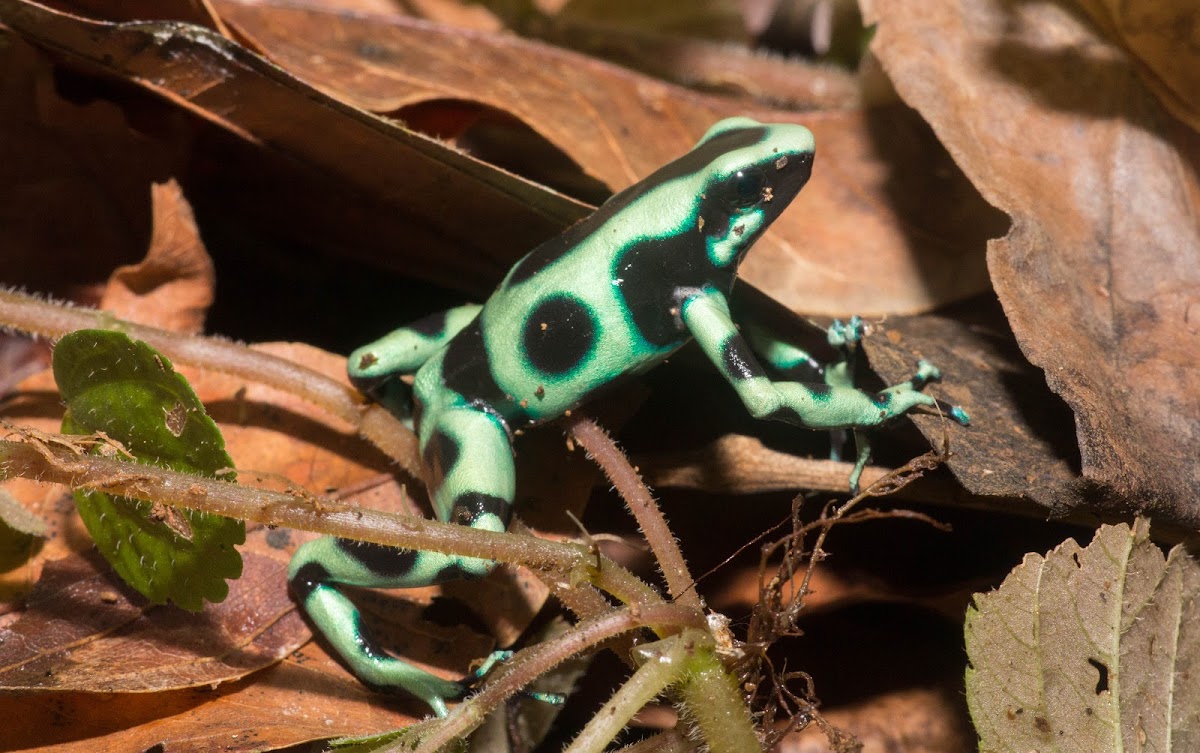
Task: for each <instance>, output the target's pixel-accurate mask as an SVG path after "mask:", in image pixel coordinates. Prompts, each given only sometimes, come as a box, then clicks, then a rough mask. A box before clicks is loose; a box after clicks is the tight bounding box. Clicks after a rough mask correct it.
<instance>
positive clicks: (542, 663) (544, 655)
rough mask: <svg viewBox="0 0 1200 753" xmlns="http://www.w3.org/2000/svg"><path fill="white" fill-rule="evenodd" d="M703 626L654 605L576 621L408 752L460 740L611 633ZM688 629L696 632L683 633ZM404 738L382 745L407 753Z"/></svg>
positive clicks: (680, 610)
mask: <svg viewBox="0 0 1200 753" xmlns="http://www.w3.org/2000/svg"><path fill="white" fill-rule="evenodd" d="M701 626H703V616H702V615H700V614H697V613H696V612H695V611H694V610H691V609H688V608H686V607H683V606H681V605H678V604H658V605H655V606H650V607H625V608H622V609H615V610H612V611H611V612H609V613H608V614H605V615H602V616H601V617H598V618H596V619H594V620H586V621H584V622H580V623H579V624H577V625H576V626H575V627H574V628H572V629H571V631H570V632H568V633H566V634H564V635H562V636H560V637H558V638H555V639H553V640H550V641H546V642H545V643H539V644H538V645H536V646H532V647H530V648H527V649H525V650H524V651H522V652H521V653H520V654H518V655H517V656H515V657H513V658H512V659H511V660H510V661H509V663H508V664H507V665H505V666H504V667H502V668H501V669H499V670H497V676H496V678H495V679H494V680H491V681H489V682H488V683H487V685H486V686H485V687H484V689H483V690H481V691H479V693H478V694H476V695H475V696H473V697H472V698H471V699H470V700H469V701H467V702H466V703H462V704H460V705H459V706H458V707H456V708H455V709H454V710H453V711H451V712H450V715H449V716H447V717H446V719H445V721H444V722H442V723H441V724H439V725H438V726H437V728H436V729H435V730H433V732H432V734H430V735H429V736H428V737H425V738H424V739H422V740H421V744H420V746H418V747H417V748H416V750H415V751H413V752H412V753H435V752H436V751H439V750H442V749H443V748H444V747H446V746H448V745H449V744H450V743H452V742H454V741H455V740H460V739H462V738H463V737H465V736H466V735H468V734H470V732H471V731H472V730H474V729H475V728H476V727H478V726H479V724H480V722H482V721H483V717H484V716H486V715H487V714H488V713H489V712H490V711H491V710H492V709H494V708H496V707H497V706H499V705H500V704H501V703H503V702H504V700H505V699H507V698H509V697H511V696H512V695H513V694H514V693H516V692H517V691H518V690H520V689H521V688H523V687H525V686H526V685H528V684H529V683H530V682H532V681H533V680H534V679H536V678H537V677H538V676H539V675H541V674H544V673H546V672H548V671H550V669H552V668H553V667H555V666H556V665H558V664H560V663H561V662H564V661H566V660H567V659H570V658H571V657H573V656H576V655H578V654H579V653H581V652H583V651H585V650H587V649H589V648H592V647H594V646H597V645H599V644H601V643H603V642H604V641H606V640H608V639H610V638H613V637H614V636H617V635H620V634H622V633H625V632H628V631H630V630H636V629H638V628H644V627H654V628H657V629H659V630H679V629H680V628H688V627H692V628H698V627H701ZM688 632H689V633H692V632H695V631H688ZM409 745H410V743H409V742H406V741H397V742H396V743H394V744H393V745H392V746H388V747H385V748H383V749H382V751H381V753H383V752H384V751H395V753H400V752H401V751H403V753H409V751H410V748H409V747H408V746H409Z"/></svg>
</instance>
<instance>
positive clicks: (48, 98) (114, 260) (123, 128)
mask: <svg viewBox="0 0 1200 753" xmlns="http://www.w3.org/2000/svg"><path fill="white" fill-rule="evenodd" d="M0 20H4V21H7V18H6V17H5V15H4V12H3V8H2V7H0ZM0 39H2V40H3V42H2V43H0V69H2V70H3V71H4V76H5V80H6V81H8V82H10V83H9V85H7V86H5V87H4V89H3V91H0V143H3V144H5V145H8V148H7V149H6V150H5V154H4V158H3V159H0V186H3V187H4V207H3V219H2V221H0V244H2V246H3V249H4V251H3V260H4V269H3V282H4V284H6V285H24V286H27V287H28V288H29V289H31V290H36V291H38V292H40V293H55V294H58V295H69V296H71V297H72V298H74V299H76V300H81V301H93V302H94V301H95V300H96V299H97V297H98V296H99V290H98V289H97V286H98V284H99V283H100V282H101V281H103V280H104V279H105V278H107V277H108V275H109V273H110V271H111V270H112V268H113V267H114V266H116V265H118V264H128V263H132V262H134V261H136V260H137V259H138V258H140V256H141V255H142V253H143V252H144V250H145V248H146V241H147V239H148V237H149V234H150V203H149V202H147V201H146V195H147V191H148V186H149V185H150V184H151V182H152V181H153V180H154V179H155V178H159V177H161V169H162V157H163V155H162V154H161V153H159V152H158V150H157V148H156V147H155V146H154V145H153V144H152V143H147V142H146V141H144V140H140V139H138V138H136V137H135V136H134V134H133V132H132V131H131V130H130V128H129V124H128V122H127V121H126V119H125V115H124V113H122V112H121V110H120V109H119V108H118V107H117V106H116V105H114V104H113V103H111V102H107V101H103V100H91V101H89V102H87V103H86V104H76V103H74V102H68V101H67V100H65V99H64V98H63V97H61V96H60V95H59V94H58V92H57V90H56V88H55V80H54V72H53V70H52V68H51V66H50V64H49V62H48V61H46V60H45V58H43V57H42V55H41V54H40V53H39V52H38V51H37V50H36V49H35V48H33V47H31V46H30V45H29V44H27V43H26V42H23V41H21V40H20V39H18V38H17V37H15V36H14V35H13V34H11V33H6V32H5V31H4V30H3V26H0ZM49 259H53V260H54V263H47V260H49Z"/></svg>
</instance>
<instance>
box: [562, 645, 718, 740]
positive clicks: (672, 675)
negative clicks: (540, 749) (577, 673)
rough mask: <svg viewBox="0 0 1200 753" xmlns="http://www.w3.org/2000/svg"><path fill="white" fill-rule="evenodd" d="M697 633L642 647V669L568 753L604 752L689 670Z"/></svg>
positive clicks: (639, 669)
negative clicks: (647, 706) (642, 710)
mask: <svg viewBox="0 0 1200 753" xmlns="http://www.w3.org/2000/svg"><path fill="white" fill-rule="evenodd" d="M697 633H698V631H696V630H685V631H683V632H682V633H680V634H679V635H673V636H671V637H669V638H664V639H663V640H661V641H657V642H656V643H649V644H646V645H643V646H639V647H638V648H637V649H636V654H637V655H638V656H639V658H640V659H641V661H642V666H640V667H638V669H637V671H636V672H634V673H633V675H632V676H631V677H630V678H629V679H628V680H626V681H625V683H624V684H623V685H622V686H621V688H620V689H619V690H618V691H617V692H616V693H615V694H613V696H612V697H611V698H609V699H608V701H607V702H606V703H605V704H604V706H603V707H602V708H601V709H600V710H599V711H598V712H596V715H595V716H593V717H592V720H591V721H590V722H588V723H587V726H585V727H584V728H583V731H581V732H580V733H579V735H578V736H576V738H575V739H574V740H573V741H572V742H571V745H570V747H568V748H567V749H566V751H564V753H602V751H603V750H604V749H605V748H606V747H607V746H608V744H609V743H611V742H612V741H613V740H615V739H616V737H617V735H618V734H620V732H621V730H622V729H624V728H625V725H626V724H628V723H629V720H630V719H632V718H633V715H634V714H636V713H637V712H638V711H640V710H641V709H642V707H643V706H645V705H646V704H647V703H649V702H650V701H652V700H654V698H655V697H657V696H658V694H659V693H662V691H663V689H664V688H666V687H667V686H668V685H672V684H674V683H675V681H676V680H678V678H679V675H680V674H681V673H682V672H683V671H684V670H685V663H684V660H685V659H686V658H687V653H688V646H689V644H691V643H694V642H695V641H696V639H697ZM700 635H703V634H702V633H701V634H700Z"/></svg>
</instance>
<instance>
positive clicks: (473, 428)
mask: <svg viewBox="0 0 1200 753" xmlns="http://www.w3.org/2000/svg"><path fill="white" fill-rule="evenodd" d="M422 421H423V423H425V424H426V426H429V424H430V422H432V428H431V429H430V430H429V432H428V434H426V433H425V432H424V431H422V435H424V437H425V439H424V442H423V443H422V448H421V452H422V455H423V457H424V460H425V466H426V468H427V469H428V474H429V476H428V482H429V496H430V498H431V499H432V500H433V506H434V511H435V512H436V513H437V516H438V517H439V518H440V519H442V520H445V521H448V522H450V523H457V524H459V525H464V526H470V527H472V528H482V529H484V530H488V531H503V530H504V529H505V528H507V527H508V520H509V517H510V516H511V513H512V500H513V494H514V492H515V487H516V479H515V473H514V469H513V453H512V445H511V444H510V443H509V438H508V432H507V430H506V429H505V427H504V425H503V424H502V423H501V421H500V419H499V418H498V417H496V416H494V415H492V414H490V413H486V412H484V411H482V410H477V409H475V408H473V407H469V406H465V405H462V406H454V407H450V408H447V409H443V410H441V411H438V412H436V413H433V414H430V413H428V412H427V413H426V414H425V415H424V416H423V418H422ZM422 428H425V427H422Z"/></svg>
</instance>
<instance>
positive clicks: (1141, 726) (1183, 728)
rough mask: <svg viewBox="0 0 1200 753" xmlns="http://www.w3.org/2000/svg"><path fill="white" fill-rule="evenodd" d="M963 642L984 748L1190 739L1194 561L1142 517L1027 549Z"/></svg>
mask: <svg viewBox="0 0 1200 753" xmlns="http://www.w3.org/2000/svg"><path fill="white" fill-rule="evenodd" d="M966 641H967V655H968V658H969V659H970V666H969V668H968V669H967V678H966V679H967V704H968V706H969V707H970V710H971V718H972V720H973V721H974V722H975V728H976V731H977V732H978V733H979V738H980V743H979V749H980V751H983V752H984V753H1002V752H1004V753H1007V752H1009V751H1011V752H1012V753H1026V752H1027V751H1032V750H1039V751H1040V750H1045V751H1050V750H1053V751H1058V752H1059V753H1073V752H1075V751H1079V752H1080V753H1084V752H1086V753H1106V752H1107V751H1146V752H1149V751H1162V753H1168V751H1184V750H1200V666H1197V663H1198V662H1200V565H1197V563H1196V562H1195V561H1194V560H1193V559H1191V557H1189V556H1188V554H1187V553H1186V552H1185V551H1184V550H1183V548H1182V547H1175V548H1174V549H1172V550H1171V552H1170V554H1169V555H1168V556H1167V557H1163V554H1162V551H1161V550H1160V549H1159V548H1158V547H1157V546H1156V545H1155V544H1154V543H1153V542H1151V541H1150V540H1149V526H1148V524H1147V523H1146V522H1145V521H1138V523H1136V524H1135V525H1134V527H1133V528H1132V529H1131V528H1130V527H1129V526H1126V525H1121V526H1104V527H1102V528H1101V529H1100V530H1099V531H1097V532H1096V536H1095V538H1094V539H1093V540H1092V543H1091V544H1090V545H1088V546H1087V547H1086V548H1081V547H1080V546H1079V545H1078V544H1077V543H1075V541H1074V540H1068V541H1066V542H1064V543H1063V544H1061V545H1060V546H1059V547H1058V548H1056V549H1055V550H1054V551H1052V552H1050V553H1049V554H1048V555H1046V556H1045V557H1042V556H1040V555H1037V554H1029V555H1026V557H1025V561H1024V562H1023V563H1022V564H1021V565H1020V566H1019V567H1017V568H1016V569H1015V570H1013V572H1012V573H1011V574H1010V575H1009V576H1008V578H1007V579H1005V581H1004V583H1003V585H1001V586H1000V588H999V589H998V590H996V591H993V592H992V593H989V594H977V595H976V597H975V604H974V606H972V607H971V608H970V609H969V610H968V611H967V620H966Z"/></svg>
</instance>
